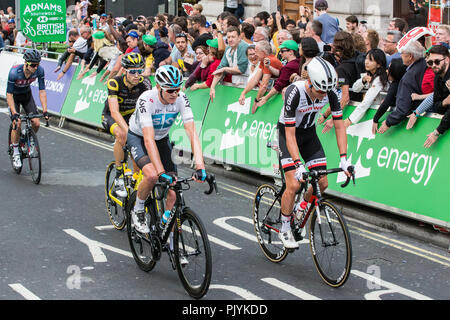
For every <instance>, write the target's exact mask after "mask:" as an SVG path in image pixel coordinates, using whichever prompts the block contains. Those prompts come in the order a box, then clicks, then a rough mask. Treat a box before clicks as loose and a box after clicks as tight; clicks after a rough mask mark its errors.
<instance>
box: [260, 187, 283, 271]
mask: <svg viewBox="0 0 450 320" xmlns="http://www.w3.org/2000/svg"><path fill="white" fill-rule="evenodd" d="M280 207H281V196H280V195H279V194H278V191H277V189H276V188H275V187H274V186H273V185H271V184H263V185H261V186H260V187H259V188H258V190H256V194H255V199H254V201H253V224H254V226H255V232H256V238H257V239H258V243H259V246H260V247H261V249H262V251H263V253H264V255H265V256H266V257H267V259H269V260H270V261H272V262H275V263H278V262H281V261H283V260H284V259H285V258H286V256H287V254H288V251H287V249H286V248H285V247H284V246H283V243H282V242H281V240H280V239H279V237H278V233H279V232H280V229H281V211H280Z"/></svg>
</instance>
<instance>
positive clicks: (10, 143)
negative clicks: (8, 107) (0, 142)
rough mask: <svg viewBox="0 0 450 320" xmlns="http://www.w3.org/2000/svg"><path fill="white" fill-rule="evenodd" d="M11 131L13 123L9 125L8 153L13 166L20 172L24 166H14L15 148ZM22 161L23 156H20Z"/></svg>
mask: <svg viewBox="0 0 450 320" xmlns="http://www.w3.org/2000/svg"><path fill="white" fill-rule="evenodd" d="M11 132H12V124H10V125H9V131H8V154H9V160H10V161H11V166H12V168H13V170H14V172H15V173H17V174H20V172H21V171H22V167H19V168H15V167H14V164H13V163H14V157H13V155H14V150H13V146H12V141H11ZM21 154H22V153H21ZM20 158H21V159H20V160H21V161H23V158H22V156H21V157H20Z"/></svg>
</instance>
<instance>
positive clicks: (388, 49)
mask: <svg viewBox="0 0 450 320" xmlns="http://www.w3.org/2000/svg"><path fill="white" fill-rule="evenodd" d="M401 38H402V33H401V32H400V31H397V30H389V31H388V32H387V35H386V38H385V39H384V47H383V49H384V53H386V65H387V67H389V66H390V65H391V61H392V59H400V58H401V55H400V52H398V50H397V44H398V42H399V41H400V39H401Z"/></svg>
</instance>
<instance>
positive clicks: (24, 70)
mask: <svg viewBox="0 0 450 320" xmlns="http://www.w3.org/2000/svg"><path fill="white" fill-rule="evenodd" d="M23 59H24V60H25V63H24V64H20V65H15V66H13V67H12V68H11V70H10V71H9V75H8V86H7V89H6V102H7V104H8V107H9V111H10V115H11V121H12V123H13V126H15V127H16V130H13V131H11V142H12V146H13V150H14V153H13V159H14V162H13V165H14V167H16V168H20V167H21V166H22V161H21V159H20V152H19V137H20V132H19V130H20V126H21V124H20V119H19V114H20V108H21V107H22V108H23V110H24V112H25V113H27V114H29V113H33V114H36V113H38V111H37V108H36V104H35V102H34V99H33V95H32V94H31V88H30V85H31V83H33V82H34V81H35V80H36V79H37V80H38V87H39V99H40V100H41V104H42V111H43V113H44V116H45V119H47V120H48V113H47V94H46V92H45V79H44V77H45V74H44V68H42V67H41V66H40V65H39V64H40V62H41V54H40V53H39V51H37V50H35V49H28V50H27V51H25V54H24V55H23ZM31 122H32V126H33V130H34V132H37V131H38V129H39V125H40V121H39V119H38V118H35V119H32V120H31Z"/></svg>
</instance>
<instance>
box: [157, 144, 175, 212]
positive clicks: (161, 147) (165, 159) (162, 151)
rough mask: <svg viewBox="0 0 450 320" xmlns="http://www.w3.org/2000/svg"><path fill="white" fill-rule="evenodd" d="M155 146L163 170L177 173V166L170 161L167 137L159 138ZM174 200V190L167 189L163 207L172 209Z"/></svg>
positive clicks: (170, 149)
mask: <svg viewBox="0 0 450 320" xmlns="http://www.w3.org/2000/svg"><path fill="white" fill-rule="evenodd" d="M156 146H157V148H158V152H159V157H160V159H161V163H162V164H163V166H164V170H165V171H166V172H174V173H175V174H177V172H178V170H177V166H176V165H175V163H173V161H172V144H171V143H170V140H169V137H168V136H166V137H165V138H163V139H161V140H157V141H156ZM175 200H176V194H175V191H173V190H169V192H168V193H167V199H166V203H165V208H166V211H167V210H169V211H170V210H172V208H173V206H174V204H175Z"/></svg>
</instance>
